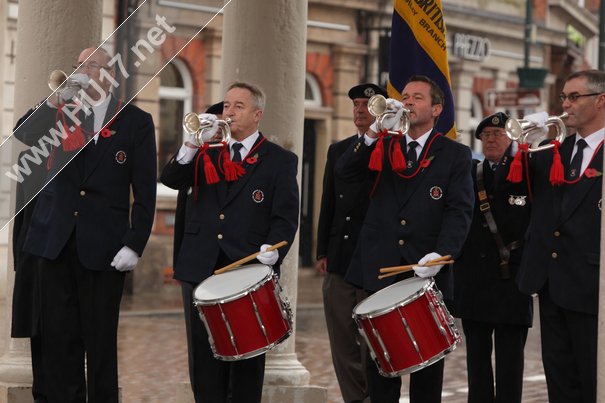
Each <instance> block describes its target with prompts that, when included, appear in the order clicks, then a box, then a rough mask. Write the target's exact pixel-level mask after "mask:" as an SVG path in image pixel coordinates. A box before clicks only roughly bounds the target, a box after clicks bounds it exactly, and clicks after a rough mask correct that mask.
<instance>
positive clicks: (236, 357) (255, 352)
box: [210, 326, 294, 361]
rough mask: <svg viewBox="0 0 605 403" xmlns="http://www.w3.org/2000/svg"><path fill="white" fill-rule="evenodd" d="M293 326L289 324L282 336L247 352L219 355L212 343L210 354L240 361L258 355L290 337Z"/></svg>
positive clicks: (223, 358) (218, 357)
mask: <svg viewBox="0 0 605 403" xmlns="http://www.w3.org/2000/svg"><path fill="white" fill-rule="evenodd" d="M293 331H294V330H293V327H292V326H289V328H288V331H287V332H286V333H284V335H283V336H282V337H280V338H279V339H277V340H275V341H274V342H273V343H271V344H269V345H267V346H265V347H262V348H259V349H256V350H253V351H248V352H247V353H244V354H238V355H220V354H217V352H216V350H215V345H214V343H212V344H211V346H210V347H211V348H212V355H214V358H216V359H217V360H221V361H241V360H245V359H248V358H253V357H256V356H259V355H261V354H264V353H266V352H267V351H269V350H271V349H272V348H273V347H276V346H277V345H278V344H281V343H282V342H283V341H284V340H286V339H287V338H288V337H290V335H291V334H292V332H293Z"/></svg>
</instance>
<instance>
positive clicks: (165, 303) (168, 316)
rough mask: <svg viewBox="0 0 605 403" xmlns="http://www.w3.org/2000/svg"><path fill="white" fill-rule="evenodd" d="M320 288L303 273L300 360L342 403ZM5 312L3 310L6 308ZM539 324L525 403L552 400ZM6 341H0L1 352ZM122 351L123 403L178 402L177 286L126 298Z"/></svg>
mask: <svg viewBox="0 0 605 403" xmlns="http://www.w3.org/2000/svg"><path fill="white" fill-rule="evenodd" d="M321 283H322V277H320V276H318V275H316V273H315V271H314V270H313V269H311V268H300V269H299V281H298V288H299V289H298V306H297V312H296V329H297V330H296V334H295V337H296V342H295V346H296V347H295V349H296V354H297V356H298V359H299V361H300V362H301V363H302V364H303V365H304V366H305V367H306V368H307V370H308V371H309V372H310V374H311V379H310V384H311V385H315V386H321V387H325V388H326V389H327V391H328V402H329V403H341V402H342V398H341V397H340V391H339V388H338V383H337V381H336V376H335V374H334V369H333V366H332V362H331V358H330V354H328V353H327V351H329V348H330V346H329V342H328V336H327V331H326V326H325V320H324V314H323V305H322V296H321ZM0 305H3V304H0ZM2 308H3V309H2V311H4V308H5V307H4V306H3V307H2ZM535 308H537V304H536V307H535ZM536 318H537V311H536ZM535 323H536V325H535V326H534V327H533V328H532V329H530V332H529V336H528V340H527V346H526V349H525V376H524V385H523V387H524V390H523V402H524V403H544V402H547V401H548V398H547V393H546V382H545V379H544V373H543V368H542V362H541V355H540V335H539V328H538V326H537V320H536V321H535ZM458 328H459V329H461V326H460V325H458ZM2 342H3V340H0V351H1V348H2V347H3V346H2V345H1V344H3V343H2ZM118 349H119V351H118V354H119V370H120V373H119V380H120V386H121V388H122V402H123V403H176V390H177V385H178V384H179V383H181V382H186V381H188V372H187V346H186V338H185V325H184V319H183V314H182V303H181V298H180V287H179V286H178V285H176V284H175V283H172V282H169V283H167V284H165V285H164V286H163V288H162V291H161V293H159V295H157V294H154V295H142V294H139V295H136V296H124V298H123V301H122V312H121V316H120V326H119V335H118ZM465 360H466V358H465V345H464V341H463V342H462V343H461V344H460V345H459V346H458V347H457V348H456V349H455V350H454V351H453V352H452V353H450V354H448V355H447V356H446V357H445V375H444V384H443V394H442V396H443V400H442V401H443V403H466V401H467V383H466V375H467V373H466V361H465ZM408 379H409V377H407V376H404V377H403V386H402V396H401V399H400V402H408V401H409V400H408V397H407V389H408ZM284 403H288V402H284ZM375 403H379V402H375Z"/></svg>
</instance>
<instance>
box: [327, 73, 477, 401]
mask: <svg viewBox="0 0 605 403" xmlns="http://www.w3.org/2000/svg"><path fill="white" fill-rule="evenodd" d="M443 100H444V95H443V91H442V90H441V88H439V86H438V85H437V84H436V83H435V82H434V81H433V80H431V79H430V78H428V77H426V76H414V77H412V78H411V79H410V80H409V82H408V84H407V85H406V86H405V88H404V89H403V92H402V103H400V102H398V101H395V100H391V99H389V100H387V104H388V105H389V108H391V109H392V110H394V111H397V113H396V114H394V116H393V117H390V118H385V119H384V120H383V125H384V126H385V127H386V128H387V129H391V128H393V127H394V126H395V125H396V123H397V122H399V121H400V117H401V116H402V114H403V113H404V111H403V108H404V107H405V108H407V109H408V110H409V123H410V127H409V131H408V133H406V134H405V136H403V137H401V138H384V139H382V140H378V141H377V137H378V135H377V133H376V132H377V131H378V129H377V127H376V124H373V125H372V127H371V128H370V129H371V130H370V131H369V132H368V133H367V134H366V135H365V136H363V137H362V138H361V139H360V140H359V141H356V142H355V143H354V144H352V145H351V147H349V149H348V150H347V151H346V152H345V153H344V154H343V156H342V158H341V159H340V160H339V161H338V163H337V167H336V172H337V174H338V175H340V176H341V177H343V178H344V179H345V180H350V181H354V180H358V178H359V177H360V176H363V175H365V174H366V172H367V170H368V166H370V168H371V169H373V170H376V171H378V174H377V175H374V177H375V181H376V182H375V185H374V190H373V194H372V196H371V199H370V206H369V208H368V212H367V215H366V218H365V220H364V223H363V227H362V229H361V233H360V238H359V242H358V244H357V248H356V249H355V252H354V255H353V258H352V260H351V264H350V265H349V269H348V271H347V274H346V277H345V279H346V280H347V281H349V282H350V283H352V284H354V285H355V286H357V287H359V288H362V289H365V290H367V291H369V292H370V293H376V292H377V291H380V290H381V289H383V288H385V287H386V286H388V285H390V284H393V283H395V282H396V281H397V280H401V279H403V278H407V277H409V276H412V273H411V272H409V273H405V274H403V275H398V276H396V277H388V278H383V279H378V275H379V269H380V268H382V267H388V266H397V265H402V264H415V265H416V266H415V267H414V273H415V274H416V275H418V276H421V277H433V276H434V277H435V281H436V283H437V285H438V287H439V290H441V292H442V293H443V295H444V297H445V298H446V299H451V298H452V297H453V295H452V286H453V280H452V272H451V270H449V269H448V268H447V267H446V268H445V269H443V270H441V269H442V266H443V265H433V266H424V265H425V264H427V262H429V261H431V260H435V259H437V258H440V257H442V256H445V255H451V256H453V257H456V256H457V255H458V253H459V252H460V250H461V248H462V245H463V243H464V239H465V238H466V234H467V232H468V230H469V227H470V223H471V218H472V213H473V202H474V197H473V183H472V177H471V174H470V172H471V165H472V164H471V153H470V150H469V149H468V147H465V146H463V145H461V144H458V143H456V142H455V141H452V140H450V139H448V138H446V137H444V136H443V135H441V134H440V133H437V132H436V131H435V130H434V124H435V122H436V120H437V118H438V117H439V115H440V114H441V112H442V110H443ZM380 142H383V144H380ZM391 143H393V144H391ZM399 149H400V150H401V154H404V153H405V161H404V162H405V163H404V164H403V165H402V166H397V167H396V170H394V169H393V161H396V159H397V158H396V157H397V150H399ZM380 150H383V156H382V158H381V155H380ZM374 153H376V154H374ZM401 154H399V159H400V160H401V159H402V158H401V157H402V155H401ZM375 295H377V294H375ZM403 297H404V296H402V298H403ZM367 376H368V386H369V392H370V398H371V401H373V402H380V403H389V402H393V403H395V402H398V401H399V397H400V389H401V378H400V377H392V378H387V377H384V376H381V375H380V374H379V372H378V370H377V367H376V365H375V364H374V363H373V362H372V361H370V360H368V364H367ZM442 381H443V360H439V361H437V362H435V363H434V364H432V365H429V366H427V367H424V368H422V369H420V370H418V371H416V372H413V373H412V374H411V375H410V401H411V402H413V403H417V402H440V401H441V388H442Z"/></svg>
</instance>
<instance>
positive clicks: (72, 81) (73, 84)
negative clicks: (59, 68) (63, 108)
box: [61, 73, 90, 102]
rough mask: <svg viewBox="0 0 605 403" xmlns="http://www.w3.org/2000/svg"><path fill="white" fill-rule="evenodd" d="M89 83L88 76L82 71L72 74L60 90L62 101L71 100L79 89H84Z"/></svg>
mask: <svg viewBox="0 0 605 403" xmlns="http://www.w3.org/2000/svg"><path fill="white" fill-rule="evenodd" d="M89 85H90V77H88V76H87V75H86V74H83V73H75V74H72V75H71V76H70V77H69V78H68V79H67V83H66V86H65V89H64V90H63V91H61V98H63V100H64V101H66V102H67V101H71V100H72V99H73V97H75V96H76V94H77V93H78V91H80V89H86V88H88V86H89Z"/></svg>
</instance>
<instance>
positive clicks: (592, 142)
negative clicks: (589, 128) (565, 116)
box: [574, 127, 605, 150]
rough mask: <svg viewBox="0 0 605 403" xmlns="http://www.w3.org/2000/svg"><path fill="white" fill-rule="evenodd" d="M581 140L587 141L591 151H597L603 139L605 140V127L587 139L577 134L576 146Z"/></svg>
mask: <svg viewBox="0 0 605 403" xmlns="http://www.w3.org/2000/svg"><path fill="white" fill-rule="evenodd" d="M581 138H583V139H584V141H586V144H587V145H588V147H590V149H591V150H596V149H597V147H598V146H599V144H600V143H601V141H603V138H605V127H602V128H600V129H599V130H597V131H596V132H594V133H591V134H589V135H588V136H586V137H582V136H580V135H579V134H576V139H575V142H574V145H575V144H577V142H578V140H580V139H581Z"/></svg>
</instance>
